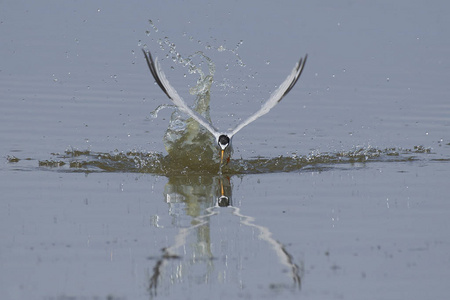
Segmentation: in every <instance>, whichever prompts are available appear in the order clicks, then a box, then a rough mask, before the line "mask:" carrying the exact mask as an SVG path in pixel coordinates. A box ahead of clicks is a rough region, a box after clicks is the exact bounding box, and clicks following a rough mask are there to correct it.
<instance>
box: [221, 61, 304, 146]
mask: <svg viewBox="0 0 450 300" xmlns="http://www.w3.org/2000/svg"><path fill="white" fill-rule="evenodd" d="M307 58H308V55H305V57H304V58H301V59H300V61H299V62H298V63H297V64H296V65H295V67H294V69H293V70H292V72H291V74H289V76H288V77H287V78H286V80H285V81H284V82H283V83H282V84H281V85H280V86H279V87H278V88H277V89H276V90H275V91H274V92H273V93H272V95H270V98H269V100H267V101H266V102H265V103H264V104H263V105H262V106H261V108H260V109H259V110H258V111H257V112H255V113H254V114H253V115H251V116H250V117H249V118H247V119H246V120H245V121H244V122H242V123H240V124H239V125H238V126H236V128H234V129H233V131H231V133H230V134H229V135H228V136H229V137H230V138H231V137H232V136H233V135H235V134H236V133H237V132H238V131H239V130H241V129H242V128H244V127H245V126H247V125H248V124H250V123H251V122H253V121H255V120H256V119H258V118H259V117H261V116H263V115H265V114H267V113H268V112H269V111H270V110H271V109H272V108H273V107H274V106H275V105H277V104H278V102H280V101H281V99H283V97H284V96H286V95H287V93H289V91H290V90H291V89H292V88H293V87H294V85H295V84H296V83H297V80H298V79H299V78H300V75H301V74H302V71H303V68H304V67H305V63H306V59H307Z"/></svg>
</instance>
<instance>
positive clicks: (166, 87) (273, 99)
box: [142, 49, 308, 165]
mask: <svg viewBox="0 0 450 300" xmlns="http://www.w3.org/2000/svg"><path fill="white" fill-rule="evenodd" d="M142 52H143V53H144V55H145V59H146V61H147V65H148V67H149V69H150V72H151V73H152V76H153V78H154V79H155V81H156V83H157V84H158V85H159V87H160V88H161V90H162V91H163V92H164V93H165V94H166V95H167V97H169V99H170V100H172V102H173V104H175V106H176V107H177V108H178V109H179V110H180V111H182V112H184V113H186V114H188V115H189V116H190V117H191V118H192V119H194V120H196V121H197V122H198V123H199V124H201V125H202V126H203V127H205V128H206V129H207V130H208V131H209V132H210V133H211V134H212V135H213V136H214V138H215V140H216V144H217V146H218V149H219V151H220V165H222V163H223V157H224V152H225V151H226V150H227V149H230V151H231V144H232V143H231V141H232V139H233V137H234V136H235V135H236V133H238V132H239V131H240V130H241V129H242V128H244V127H245V126H247V125H248V124H250V123H252V122H253V121H255V120H257V119H258V118H259V117H261V116H263V115H265V114H267V113H268V112H269V111H270V110H271V109H272V108H274V107H275V105H277V104H278V103H279V102H280V101H281V99H283V97H284V96H286V95H287V94H288V93H289V92H290V91H291V90H292V88H293V87H294V85H295V84H296V83H297V81H298V79H299V78H300V75H301V74H302V71H303V68H304V67H305V63H306V59H307V58H308V55H307V54H306V55H305V57H303V58H301V59H300V60H299V61H298V62H297V64H296V65H295V67H294V69H292V72H291V73H290V74H289V76H288V77H287V78H286V79H285V80H284V81H283V83H282V84H281V85H280V86H279V87H278V88H277V89H276V90H275V91H274V92H273V93H272V94H271V95H270V97H269V99H268V100H267V101H266V102H265V103H264V104H263V105H262V106H261V108H260V109H259V110H258V111H257V112H255V113H254V114H253V115H251V116H250V117H248V118H247V119H246V120H244V121H243V122H242V123H240V124H239V125H237V126H236V127H235V128H234V129H233V130H232V131H230V132H220V131H219V130H217V129H216V128H215V127H214V126H213V125H212V124H211V123H210V122H208V121H207V120H206V119H205V118H204V117H202V116H201V115H200V114H199V113H197V112H196V111H194V110H192V109H191V108H190V107H189V106H188V105H187V104H186V102H184V100H183V98H181V97H180V95H178V93H177V91H176V90H175V89H174V88H173V87H172V86H171V85H170V83H169V81H168V80H167V78H166V75H165V74H164V72H163V70H162V68H161V65H160V64H159V62H158V58H157V57H156V58H155V59H153V57H152V55H151V53H150V51H145V50H144V49H142ZM229 159H230V158H229V157H228V159H227V162H228V160H229Z"/></svg>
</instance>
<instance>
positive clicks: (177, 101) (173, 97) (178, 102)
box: [142, 49, 219, 139]
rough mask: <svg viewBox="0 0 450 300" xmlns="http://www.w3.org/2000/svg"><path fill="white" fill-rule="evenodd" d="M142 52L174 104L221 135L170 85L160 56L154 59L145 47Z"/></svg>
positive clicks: (158, 81)
mask: <svg viewBox="0 0 450 300" xmlns="http://www.w3.org/2000/svg"><path fill="white" fill-rule="evenodd" d="M142 52H144V55H145V59H146V60H147V65H148V67H149V69H150V72H151V73H152V75H153V78H154V79H155V81H156V83H157V84H158V85H159V87H160V88H161V90H162V91H163V92H164V93H165V94H166V95H167V97H169V99H170V100H172V102H173V104H175V105H176V107H178V108H179V109H180V110H181V111H182V112H184V113H186V114H188V115H189V116H190V117H191V118H193V119H194V120H196V121H197V122H198V123H200V124H201V125H202V126H203V127H205V128H206V129H207V130H208V131H209V132H211V133H212V134H213V135H214V137H215V138H216V139H218V137H219V133H218V131H217V129H216V128H214V126H212V125H211V124H210V123H209V122H208V121H207V120H206V119H205V118H203V117H202V116H201V115H200V114H198V113H197V112H195V111H193V110H192V109H191V108H190V107H189V106H188V105H187V104H186V103H185V102H184V100H183V98H181V97H180V95H178V93H177V91H176V90H175V89H174V88H173V87H172V86H171V85H170V83H169V81H168V80H167V78H166V75H164V72H163V71H162V69H161V66H160V64H159V62H158V58H155V60H153V57H152V55H151V53H150V51H149V52H146V51H145V50H144V49H142Z"/></svg>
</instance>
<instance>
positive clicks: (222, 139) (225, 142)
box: [217, 134, 231, 164]
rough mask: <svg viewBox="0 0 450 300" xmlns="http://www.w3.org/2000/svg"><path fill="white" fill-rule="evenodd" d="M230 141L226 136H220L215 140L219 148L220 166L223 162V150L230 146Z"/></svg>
mask: <svg viewBox="0 0 450 300" xmlns="http://www.w3.org/2000/svg"><path fill="white" fill-rule="evenodd" d="M230 142H231V139H230V138H229V137H228V135H226V134H222V135H220V136H219V138H218V139H217V144H218V145H219V148H220V164H222V161H223V154H224V152H225V150H226V149H227V148H228V147H229V146H230Z"/></svg>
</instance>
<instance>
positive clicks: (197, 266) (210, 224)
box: [148, 175, 302, 297]
mask: <svg viewBox="0 0 450 300" xmlns="http://www.w3.org/2000/svg"><path fill="white" fill-rule="evenodd" d="M232 191H233V188H232V179H231V178H229V177H227V176H220V175H217V176H175V177H170V178H169V182H168V183H167V185H166V187H165V190H164V199H165V201H166V202H167V205H168V215H169V218H171V221H172V225H173V226H174V227H175V228H178V233H177V234H176V236H175V238H174V240H173V242H169V245H170V246H168V247H165V248H163V249H162V254H161V255H160V256H159V257H156V258H155V264H154V266H153V268H152V269H151V270H149V271H150V274H149V286H148V288H149V293H150V295H151V296H152V297H153V296H156V295H157V292H160V291H165V292H166V293H170V291H173V289H174V288H176V287H179V288H181V289H182V290H183V289H184V288H186V287H187V286H189V287H192V286H196V285H198V286H200V285H209V286H210V287H212V288H214V289H218V288H219V287H223V288H224V289H232V290H236V288H238V289H240V290H242V289H244V288H247V287H248V288H250V286H252V285H257V286H264V285H265V284H266V286H268V287H269V288H276V289H280V288H282V289H285V288H286V289H292V288H294V289H297V288H300V284H301V273H302V268H300V267H299V265H297V264H296V263H295V262H294V258H293V256H292V255H291V254H290V253H289V252H288V251H287V250H286V248H285V247H284V245H283V244H282V243H280V242H278V241H277V240H276V239H275V238H274V237H273V236H272V234H271V232H270V230H269V229H268V228H267V227H264V226H262V225H258V224H257V223H256V221H255V218H253V217H251V216H248V215H245V214H244V213H243V212H242V211H241V209H240V208H239V207H237V206H234V204H233V197H232ZM268 262H271V263H268ZM264 268H266V269H267V268H270V270H266V271H267V272H268V274H264V270H262V269H264ZM276 269H278V271H277V270H276ZM277 272H278V275H277ZM285 273H286V274H288V276H286V275H284V274H285Z"/></svg>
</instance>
